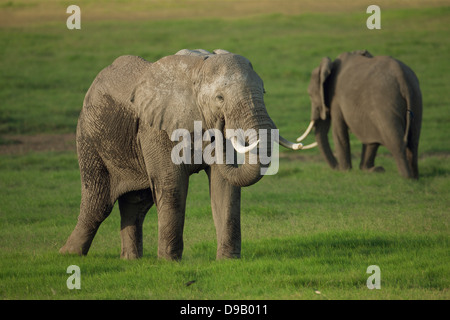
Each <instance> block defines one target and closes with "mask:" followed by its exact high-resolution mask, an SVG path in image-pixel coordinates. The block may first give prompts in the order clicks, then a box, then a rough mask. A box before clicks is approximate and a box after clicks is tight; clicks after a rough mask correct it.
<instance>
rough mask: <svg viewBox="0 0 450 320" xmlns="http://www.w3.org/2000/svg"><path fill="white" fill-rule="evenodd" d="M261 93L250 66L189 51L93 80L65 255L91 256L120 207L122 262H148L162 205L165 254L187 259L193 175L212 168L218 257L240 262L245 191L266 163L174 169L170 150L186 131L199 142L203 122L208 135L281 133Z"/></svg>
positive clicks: (118, 65)
mask: <svg viewBox="0 0 450 320" xmlns="http://www.w3.org/2000/svg"><path fill="white" fill-rule="evenodd" d="M263 91H264V88H263V81H262V80H261V78H260V77H259V76H258V75H257V74H256V72H255V71H253V68H252V66H251V64H250V62H249V61H248V60H247V59H246V58H244V57H242V56H239V55H235V54H231V53H229V52H227V51H224V50H216V51H215V53H213V54H211V53H209V52H207V51H204V50H196V51H189V50H182V51H180V52H178V53H177V54H176V55H172V56H167V57H164V58H162V59H160V60H159V61H157V62H155V63H150V62H148V61H146V60H144V59H142V58H139V57H135V56H122V57H119V58H118V59H116V60H115V61H114V62H113V64H112V65H110V66H109V67H107V68H105V69H104V70H103V71H101V72H100V73H99V75H98V76H97V77H96V79H95V80H94V82H93V84H92V85H91V87H90V89H89V91H88V92H87V94H86V97H85V100H84V105H83V109H82V111H81V115H80V117H79V121H78V127H77V150H78V158H79V165H80V173H81V187H82V192H81V197H82V199H81V206H80V214H79V217H78V223H77V225H76V227H75V229H74V231H73V232H72V234H71V235H70V237H69V238H68V240H67V242H66V244H65V245H64V246H63V247H62V248H61V250H60V252H61V253H76V254H81V255H86V254H87V253H88V250H89V247H90V246H91V242H92V240H93V238H94V236H95V234H96V232H97V230H98V228H99V226H100V224H101V223H102V221H103V220H104V219H105V218H106V217H108V215H109V214H110V212H111V210H112V208H113V205H114V203H115V202H116V200H118V202H119V209H120V215H121V238H122V252H121V257H122V258H126V259H133V258H138V257H141V256H142V225H143V221H144V217H145V215H146V213H147V211H148V210H149V209H150V207H151V206H152V205H153V204H155V205H156V207H157V211H158V256H159V257H160V258H165V259H169V260H179V259H181V256H182V251H183V225H184V215H185V205H186V195H187V192H188V182H189V176H190V175H191V174H193V173H198V172H199V171H201V170H205V171H206V173H207V175H208V178H209V186H210V196H211V206H212V212H213V218H214V224H215V227H216V232H217V243H218V247H217V258H225V257H239V256H240V251H241V230H240V202H241V187H243V186H249V185H251V184H254V183H256V182H257V181H258V180H259V179H261V177H262V176H261V172H260V169H261V167H262V165H261V164H260V163H259V161H258V163H256V164H249V163H248V162H246V164H243V165H241V166H239V167H237V166H234V165H232V164H228V165H227V164H221V165H218V164H213V165H211V166H208V165H206V164H205V163H202V164H194V161H193V160H192V161H191V163H192V164H181V165H176V164H174V163H173V162H172V161H171V150H172V148H173V147H174V146H175V145H176V144H178V143H179V142H172V141H171V140H170V136H171V134H172V132H173V131H174V130H175V129H177V128H184V129H188V130H189V131H190V133H191V137H192V138H193V132H194V121H196V120H198V121H202V127H203V131H205V130H207V129H210V128H218V129H220V130H222V131H224V130H225V129H226V128H231V129H238V128H242V129H243V130H247V129H250V128H253V129H255V130H258V129H263V128H265V129H275V128H276V127H275V125H274V124H273V122H272V120H271V119H270V117H269V115H268V114H267V111H266V108H265V105H264V100H263ZM268 131H269V133H270V130H268ZM224 136H225V134H224ZM206 144H209V143H206V142H205V143H204V145H203V147H205V145H206ZM192 146H194V144H193V142H192ZM268 148H269V151H268V152H269V154H270V152H271V150H270V146H269V147H268ZM191 156H192V157H193V155H191ZM246 156H247V157H248V153H247V154H246ZM224 159H225V155H224Z"/></svg>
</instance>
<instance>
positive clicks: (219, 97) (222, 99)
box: [216, 94, 224, 102]
mask: <svg viewBox="0 0 450 320" xmlns="http://www.w3.org/2000/svg"><path fill="white" fill-rule="evenodd" d="M216 100H217V101H219V102H223V101H224V98H223V96H222V95H221V94H219V95H218V96H217V97H216Z"/></svg>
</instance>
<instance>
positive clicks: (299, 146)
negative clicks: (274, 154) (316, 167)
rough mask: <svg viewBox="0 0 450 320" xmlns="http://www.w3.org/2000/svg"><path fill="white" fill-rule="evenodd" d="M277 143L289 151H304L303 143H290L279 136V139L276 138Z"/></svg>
mask: <svg viewBox="0 0 450 320" xmlns="http://www.w3.org/2000/svg"><path fill="white" fill-rule="evenodd" d="M277 138H278V139H277ZM275 142H276V143H278V144H281V145H282V146H283V147H285V148H288V149H292V150H300V149H303V144H302V143H293V142H290V141H288V140H286V139H285V138H283V137H282V136H278V137H277V136H275Z"/></svg>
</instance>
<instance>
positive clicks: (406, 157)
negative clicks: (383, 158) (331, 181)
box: [297, 50, 422, 179]
mask: <svg viewBox="0 0 450 320" xmlns="http://www.w3.org/2000/svg"><path fill="white" fill-rule="evenodd" d="M308 93H309V96H310V100H311V122H310V125H309V126H308V128H307V130H306V131H305V133H304V134H303V135H301V136H300V137H299V138H298V139H297V141H298V142H299V141H303V140H304V139H305V138H306V136H307V135H308V134H309V133H310V131H311V130H312V128H314V129H315V139H316V142H315V143H313V144H311V145H308V146H305V147H304V149H306V148H311V147H314V146H316V145H318V147H319V149H320V151H321V153H322V155H323V156H324V158H325V159H326V161H327V163H328V164H329V166H330V167H331V168H333V169H340V170H349V169H351V168H352V164H351V155H350V143H349V131H350V132H352V133H353V134H354V135H355V136H356V137H357V138H358V140H360V141H361V142H362V144H363V146H362V155H361V162H360V166H359V167H360V169H361V170H367V171H371V172H384V171H385V170H384V168H383V167H380V166H375V156H376V153H377V150H378V147H379V146H380V145H383V146H385V147H386V148H387V149H388V150H389V151H390V152H391V153H392V155H393V157H394V158H395V161H396V164H397V168H398V171H399V173H400V174H401V176H403V177H405V178H411V179H418V177H419V169H418V147H419V137H420V130H421V123H422V94H421V91H420V87H419V80H418V79H417V76H416V75H415V73H414V72H413V71H412V70H411V69H410V68H409V67H408V66H406V65H405V64H404V63H402V62H401V61H398V60H396V59H394V58H392V57H389V56H375V57H374V56H372V54H371V53H369V52H368V51H367V50H358V51H353V52H345V53H342V54H340V55H339V56H338V57H337V58H336V59H335V60H334V61H333V62H332V61H331V59H330V58H328V57H325V58H323V59H322V60H321V62H320V66H319V67H317V68H315V69H314V70H313V71H312V74H311V79H310V83H309V86H308ZM331 124H332V136H333V142H334V146H335V152H336V157H337V159H336V158H335V156H334V155H333V153H332V151H331V148H330V144H329V141H328V131H329V130H330V125H331Z"/></svg>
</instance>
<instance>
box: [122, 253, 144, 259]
mask: <svg viewBox="0 0 450 320" xmlns="http://www.w3.org/2000/svg"><path fill="white" fill-rule="evenodd" d="M141 257H142V255H139V254H138V253H136V252H122V253H121V254H120V259H124V260H136V259H139V258H141Z"/></svg>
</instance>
